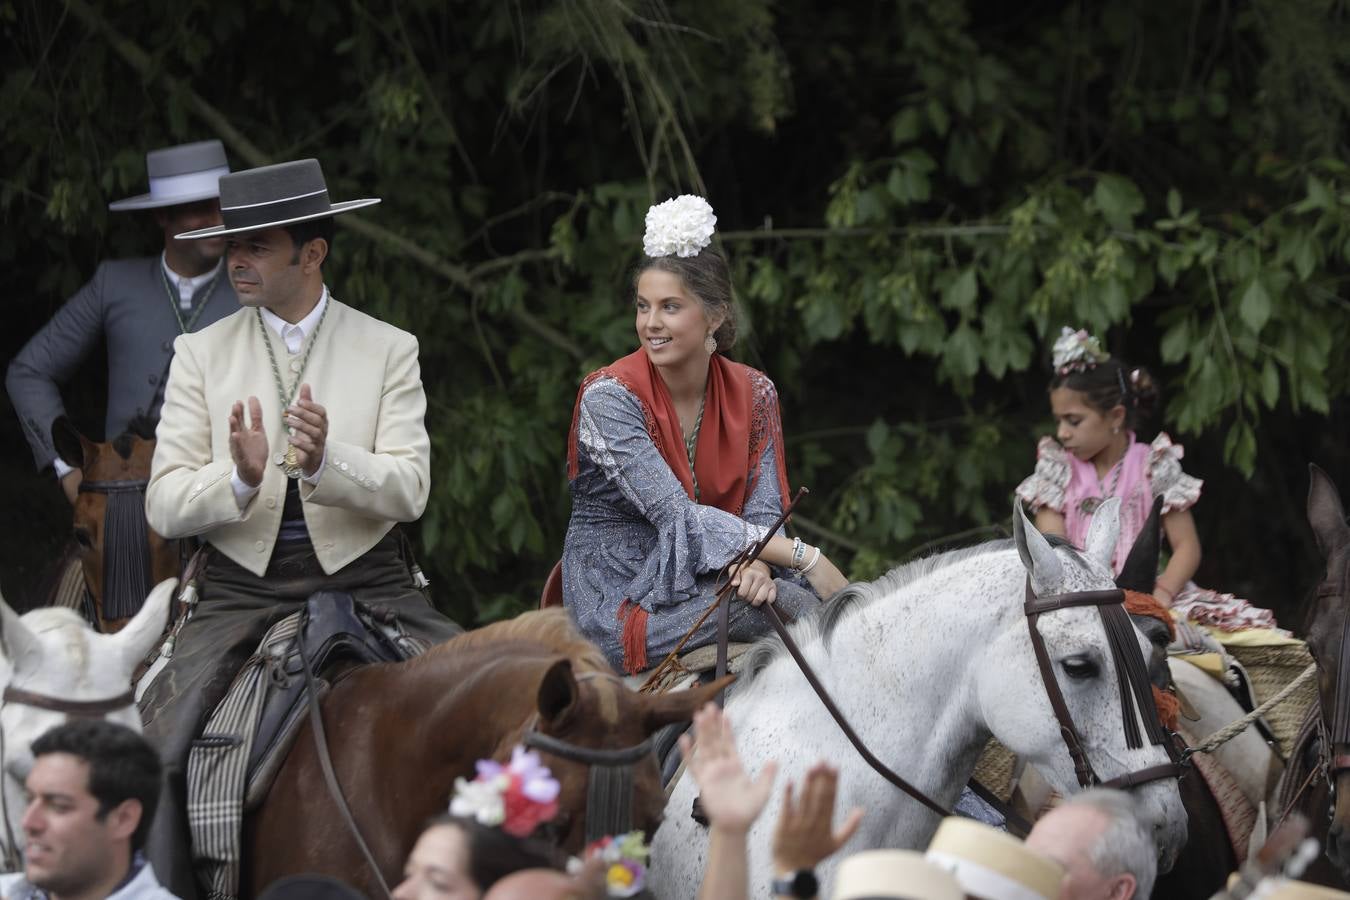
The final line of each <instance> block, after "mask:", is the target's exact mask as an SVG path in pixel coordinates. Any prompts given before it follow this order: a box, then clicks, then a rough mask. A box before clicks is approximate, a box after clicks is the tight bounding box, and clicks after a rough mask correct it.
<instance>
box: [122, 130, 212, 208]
mask: <svg viewBox="0 0 1350 900" xmlns="http://www.w3.org/2000/svg"><path fill="white" fill-rule="evenodd" d="M145 171H146V174H147V175H148V176H149V177H150V192H149V193H147V194H138V195H136V196H135V197H127V198H126V199H125V200H114V201H113V202H112V203H109V204H108V209H111V210H112V211H113V212H122V211H124V210H130V209H160V208H162V207H165V206H177V205H178V204H180V203H196V202H197V201H198V200H210V199H211V198H213V197H219V196H220V186H219V182H220V179H221V176H223V175H228V174H230V164H229V163H228V162H226V160H225V148H224V147H223V146H221V143H220V141H197V142H196V143H194V144H179V145H178V146H176V147H164V148H161V149H159V150H151V151H150V152H149V153H147V154H145Z"/></svg>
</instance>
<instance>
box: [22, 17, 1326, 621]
mask: <svg viewBox="0 0 1350 900" xmlns="http://www.w3.org/2000/svg"><path fill="white" fill-rule="evenodd" d="M1348 15H1350V12H1348V11H1347V6H1346V4H1345V3H1344V2H1341V0H1250V2H1244V3H1234V2H1230V0H1189V2H1186V0H1183V2H1177V0H1135V2H1126V0H1104V2H1042V3H1034V4H1004V3H992V2H975V0H969V2H961V0H872V2H853V3H842V4H836V3H820V2H809V0H781V2H770V0H671V2H659V0H634V2H628V3H624V2H619V0H537V2H511V3H502V2H492V0H455V2H449V3H447V2H444V0H440V2H432V0H409V2H400V3H392V2H390V3H381V2H376V0H348V2H343V0H338V2H334V3H328V4H309V3H300V2H294V0H267V2H262V0H240V2H236V3H231V4H220V3H214V2H206V0H174V2H169V0H136V2H132V0H108V2H103V3H94V2H91V0H65V2H54V0H0V34H2V35H3V42H4V46H5V48H6V52H5V54H4V61H3V81H2V82H0V217H3V222H4V234H3V239H0V263H2V264H3V265H4V267H5V271H6V272H7V274H8V276H9V277H8V279H7V280H8V283H9V285H10V296H9V298H8V299H9V302H8V304H7V308H6V313H5V316H6V321H7V322H8V323H9V327H7V328H6V329H5V334H4V336H3V341H4V344H3V346H4V348H5V350H6V351H7V352H13V351H14V350H17V348H18V347H19V346H20V345H21V344H22V341H23V340H25V339H26V338H27V336H28V335H29V334H31V332H32V331H33V330H35V329H36V328H37V327H38V326H39V325H40V324H41V323H42V322H43V321H44V320H45V319H46V317H47V316H49V315H50V314H51V312H52V311H53V310H54V309H55V308H56V307H57V306H58V305H59V303H60V302H61V301H62V299H64V298H65V297H66V296H68V295H69V294H70V293H71V292H73V291H74V289H75V288H76V287H78V285H79V284H81V283H82V282H83V280H84V279H86V278H87V277H88V276H89V274H90V273H91V272H92V271H93V268H94V266H95V265H96V263H97V261H98V260H99V259H101V258H105V257H109V256H114V255H120V254H132V253H145V252H149V251H150V250H152V249H153V248H154V246H155V243H156V240H155V238H156V235H155V233H154V230H153V227H152V226H151V225H150V224H149V223H148V222H137V221H136V220H129V219H127V218H126V217H125V216H123V217H119V216H116V215H110V214H109V213H108V212H107V210H106V203H107V201H108V200H109V199H111V198H114V197H117V196H121V195H126V194H130V193H135V192H139V191H140V190H143V187H142V181H143V178H144V168H143V153H144V151H145V150H146V149H147V148H150V147H154V146H159V145H164V144H168V143H174V142H180V141H186V140H196V139H201V138H203V137H207V136H212V135H216V136H220V137H222V138H223V139H225V141H226V144H227V147H228V149H229V151H230V153H231V157H232V160H233V162H234V164H235V167H236V168H244V167H247V166H248V165H256V164H261V163H262V162H266V161H277V160H282V159H290V158H297V157H302V156H316V157H318V158H319V159H320V160H321V161H322V162H323V165H324V169H325V172H326V173H327V175H328V178H329V182H330V187H331V188H332V193H333V195H334V196H335V197H338V198H348V197H358V196H369V195H376V196H380V197H382V198H384V203H383V204H382V205H381V206H379V207H376V208H375V209H374V210H372V211H369V212H366V213H362V214H360V215H359V216H353V217H347V218H346V219H344V220H340V221H343V222H344V224H349V225H351V226H352V227H351V228H349V229H344V230H343V231H342V232H341V233H340V234H339V239H338V242H337V246H336V251H335V256H334V258H333V265H332V271H331V272H330V275H329V283H330V284H331V285H332V286H333V287H334V289H335V292H336V293H337V294H338V296H340V297H342V298H343V299H345V300H347V301H348V302H353V303H355V304H356V305H358V306H360V307H362V308H364V309H366V310H367V311H369V312H372V313H374V314H376V315H378V316H381V317H383V318H386V319H388V320H390V321H392V322H394V323H396V324H398V325H400V326H402V327H404V328H406V329H409V330H411V331H413V332H415V333H416V334H417V335H418V336H419V337H420V339H421V342H422V363H423V375H424V380H425V382H426V388H427V393H428V396H429V400H430V412H429V415H428V425H429V428H430V430H431V432H432V438H433V443H434V454H435V455H434V460H433V473H434V484H433V490H432V498H431V504H430V507H429V508H428V511H427V514H426V516H425V517H424V518H423V520H422V522H421V524H420V529H419V530H420V545H421V548H422V556H423V562H424V565H425V566H426V568H428V569H429V571H430V572H431V574H432V577H433V579H434V580H435V582H436V586H437V590H438V593H439V598H440V602H442V603H443V604H444V605H445V607H446V608H447V610H449V611H450V612H451V613H452V614H454V615H455V616H456V617H458V618H459V619H461V620H462V621H470V620H477V621H484V620H489V619H492V618H496V617H500V616H504V615H507V614H510V613H513V612H515V611H517V610H519V609H521V608H524V607H526V606H529V605H532V603H533V601H534V598H536V597H537V595H538V590H539V586H540V584H541V583H542V580H543V577H544V575H545V574H546V573H547V571H548V569H549V567H550V566H551V564H552V562H553V561H554V560H555V559H556V558H557V556H558V554H559V552H560V548H561V545H562V539H563V534H564V531H565V528H566V522H567V513H568V499H567V492H566V484H565V475H564V441H565V434H566V430H567V424H568V420H569V417H570V414H571V409H572V402H573V398H574V393H575V389H576V384H577V382H578V380H579V379H580V377H581V376H582V375H583V374H584V373H585V372H587V371H589V370H590V369H592V368H594V367H595V366H597V365H600V364H603V363H604V362H607V361H608V360H610V359H612V358H614V357H615V356H618V355H620V354H622V353H624V352H627V350H628V349H630V347H631V345H632V332H631V318H630V316H629V314H628V312H627V306H626V303H627V299H628V298H627V281H628V271H629V269H630V267H631V265H632V264H633V263H634V261H635V260H636V258H637V254H638V251H639V249H640V236H641V229H642V219H643V215H644V213H645V210H646V208H647V206H648V205H649V204H650V203H652V202H653V201H655V200H660V199H664V198H665V197H667V196H670V195H673V194H676V193H680V192H690V191H692V192H698V193H702V194H705V195H706V196H708V197H709V198H710V200H711V202H712V203H713V205H714V207H715V209H716V210H717V213H718V216H719V227H720V229H721V233H720V240H721V241H722V243H723V245H724V248H725V249H726V251H727V252H728V254H729V255H730V257H731V259H732V261H733V266H734V269H735V275H736V285H737V289H738V294H739V301H740V304H741V306H742V314H743V318H744V322H743V327H742V332H743V334H744V339H743V343H742V345H741V347H740V349H739V351H738V355H739V356H740V357H741V358H742V359H744V360H745V361H747V362H750V363H751V364H753V365H756V366H758V367H761V368H764V369H765V370H766V371H768V372H769V373H770V375H771V376H772V377H773V378H774V379H775V381H776V382H777V384H778V386H779V390H780V392H781V394H782V398H783V406H784V421H785V426H786V429H787V433H788V456H789V464H790V470H791V472H792V480H793V482H794V484H807V485H810V486H811V487H812V488H813V489H814V491H813V493H812V495H811V496H810V497H809V498H808V500H807V501H806V506H804V507H803V510H802V516H801V521H800V522H799V525H800V527H801V529H802V531H803V532H804V533H805V534H806V536H807V537H808V539H817V540H822V541H823V542H824V544H825V545H826V546H827V548H828V549H830V550H831V551H832V552H833V553H835V554H836V557H837V558H838V559H839V560H840V561H841V562H842V563H843V564H844V568H845V569H846V570H847V571H850V572H851V574H853V575H854V576H858V577H867V576H871V575H875V574H877V573H878V572H880V571H882V570H883V569H884V568H885V567H886V566H888V565H889V564H891V563H893V562H895V561H898V560H900V559H903V558H906V557H907V556H910V555H913V554H916V553H919V552H925V551H928V550H932V549H934V548H936V547H941V546H946V545H949V544H951V543H954V542H959V541H963V540H971V539H975V538H978V537H984V536H987V535H989V534H993V533H996V532H997V531H998V530H999V528H1000V527H1001V526H1002V523H1004V522H1005V521H1006V518H1007V513H1008V510H1009V497H1010V493H1011V490H1012V488H1013V486H1014V485H1015V484H1016V482H1017V481H1018V480H1019V479H1020V478H1021V477H1023V476H1024V475H1025V474H1026V473H1027V472H1028V471H1029V470H1030V468H1031V465H1032V462H1033V459H1034V447H1035V439H1036V437H1037V435H1038V434H1040V433H1044V431H1045V430H1046V428H1047V427H1048V425H1049V417H1048V410H1047V404H1046V401H1045V396H1044V383H1045V380H1046V356H1047V351H1046V349H1045V348H1046V347H1047V346H1048V343H1049V342H1050V340H1051V339H1052V337H1053V335H1054V334H1055V333H1057V332H1058V330H1059V328H1060V326H1061V325H1064V324H1075V325H1083V326H1085V327H1088V328H1091V329H1093V330H1094V331H1096V332H1098V333H1100V334H1103V335H1104V336H1105V337H1106V340H1107V342H1108V344H1109V346H1110V347H1111V349H1112V350H1113V351H1114V352H1116V353H1119V354H1124V355H1125V356H1126V357H1127V358H1129V359H1131V360H1135V361H1138V362H1141V363H1144V364H1146V365H1148V366H1150V367H1151V368H1152V369H1153V370H1154V372H1155V374H1157V375H1158V376H1159V377H1160V379H1161V380H1162V382H1163V385H1164V388H1165V394H1166V396H1167V398H1168V400H1167V404H1166V407H1165V414H1164V416H1163V421H1162V422H1161V423H1159V424H1161V425H1163V426H1165V427H1166V428H1167V429H1168V430H1170V431H1171V432H1172V433H1173V435H1174V436H1175V437H1177V438H1178V439H1179V440H1182V441H1184V442H1185V443H1186V444H1187V449H1188V454H1187V466H1188V468H1189V469H1190V470H1192V472H1193V473H1194V474H1197V475H1199V476H1201V477H1203V478H1205V479H1206V480H1207V483H1208V487H1207V492H1206V497H1205V500H1204V501H1203V502H1202V503H1201V505H1200V506H1199V507H1198V508H1197V518H1198V521H1199V523H1200V527H1201V536H1202V539H1203V542H1204V546H1205V549H1206V559H1205V564H1204V567H1203V568H1202V571H1201V576H1200V578H1199V580H1200V581H1202V582H1203V583H1206V584H1207V585H1210V586H1214V587H1219V588H1223V589H1228V590H1235V591H1238V592H1240V593H1243V594H1245V595H1247V596H1251V597H1253V598H1254V599H1256V600H1257V601H1258V602H1260V603H1261V604H1262V605H1267V606H1272V607H1275V608H1276V609H1277V611H1279V612H1281V613H1285V614H1289V613H1291V612H1292V609H1293V606H1294V605H1295V603H1296V600H1297V598H1298V594H1299V592H1300V591H1301V590H1302V589H1303V588H1304V587H1306V586H1307V585H1308V584H1310V583H1311V580H1312V575H1313V572H1312V568H1311V567H1312V566H1314V565H1315V559H1316V557H1315V553H1314V551H1313V550H1312V548H1311V542H1310V540H1309V537H1308V535H1307V532H1306V526H1304V525H1303V524H1302V513H1301V509H1302V496H1303V493H1304V491H1305V490H1306V463H1307V462H1308V461H1310V460H1315V461H1318V462H1320V463H1322V464H1323V465H1325V466H1326V467H1327V468H1328V469H1329V470H1330V471H1331V474H1332V475H1333V477H1339V478H1341V480H1342V481H1343V482H1344V483H1346V484H1347V485H1350V479H1347V478H1346V477H1345V476H1346V475H1347V467H1346V463H1347V461H1348V460H1347V454H1346V451H1345V448H1344V441H1343V440H1342V436H1343V434H1344V424H1345V396H1346V393H1347V386H1348V385H1347V380H1348V378H1350V365H1348V364H1347V355H1346V350H1345V347H1346V340H1345V338H1346V333H1347V315H1346V311H1347V302H1346V300H1345V299H1344V295H1343V284H1344V279H1345V273H1346V271H1347V263H1348V262H1350V169H1347V166H1346V164H1345V162H1344V161H1343V160H1344V156H1345V154H1344V149H1345V135H1346V118H1347V112H1350V72H1347V62H1348V61H1350V49H1347V48H1350V23H1348V22H1347V16H1348ZM353 352H358V351H357V349H356V348H353ZM87 374H88V377H87V378H86V379H85V384H84V385H83V387H82V388H77V389H75V390H74V391H73V392H72V394H73V396H75V397H77V398H78V397H83V398H84V399H83V402H84V408H85V409H86V412H87V413H88V415H87V419H86V421H87V423H88V424H87V425H86V427H87V429H88V430H89V431H91V432H96V431H97V428H96V423H97V422H99V421H101V413H99V412H98V411H97V410H98V405H97V399H96V398H97V395H98V391H99V388H98V385H97V381H98V379H99V374H98V370H97V364H91V365H90V366H89V367H87ZM316 387H317V386H316ZM81 391H82V392H83V393H81ZM72 402H73V403H75V404H76V405H77V406H78V404H79V402H80V401H79V400H78V399H76V400H73V401H72ZM327 402H328V403H329V405H330V406H332V407H334V414H335V415H340V403H338V402H335V401H334V400H333V399H329V400H328V401H327ZM6 413H7V414H6V417H5V421H4V424H3V428H4V429H5V438H4V442H3V447H4V452H5V457H6V462H5V472H6V473H7V476H6V478H5V479H4V481H5V482H6V483H7V487H6V488H5V490H6V492H7V493H6V495H5V496H6V498H7V499H6V504H7V506H8V508H9V509H10V510H11V511H13V512H14V513H15V514H13V515H11V517H10V518H11V520H12V522H13V523H14V524H15V525H16V527H15V528H14V529H13V531H14V532H15V534H14V535H13V536H12V537H11V539H10V540H9V541H7V542H6V550H5V553H6V557H5V559H6V565H7V566H10V567H11V568H13V567H17V568H19V569H24V567H25V566H29V568H31V565H30V563H31V559H32V557H33V552H32V550H33V546H34V543H35V542H39V538H38V537H36V536H34V525H33V523H34V522H38V521H43V522H51V521H59V516H60V509H59V506H57V505H55V504H57V502H58V501H57V500H56V498H55V494H54V490H53V489H52V486H51V485H50V483H49V482H48V481H47V480H46V479H47V476H45V475H44V476H42V477H41V478H39V477H37V476H34V475H32V474H31V469H28V468H26V465H27V462H26V461H25V460H24V459H23V457H24V456H25V455H26V452H25V451H24V449H23V447H22V444H21V440H20V439H19V438H18V434H17V432H18V428H17V424H16V423H15V421H14V419H13V416H12V411H8V410H7V411H6ZM1150 436H1151V435H1150ZM24 571H27V569H24ZM1295 624H1296V623H1295Z"/></svg>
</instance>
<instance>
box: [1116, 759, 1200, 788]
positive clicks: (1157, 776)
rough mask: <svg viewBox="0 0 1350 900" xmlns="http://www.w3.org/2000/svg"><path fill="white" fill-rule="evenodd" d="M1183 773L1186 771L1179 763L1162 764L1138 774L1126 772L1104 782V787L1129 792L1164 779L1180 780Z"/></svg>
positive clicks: (1139, 771) (1140, 771) (1141, 770)
mask: <svg viewBox="0 0 1350 900" xmlns="http://www.w3.org/2000/svg"><path fill="white" fill-rule="evenodd" d="M1183 771H1184V769H1183V768H1182V766H1181V765H1179V764H1178V763H1160V764H1158V765H1156V766H1149V767H1148V768H1145V769H1140V770H1138V771H1137V772H1126V773H1125V774H1124V775H1121V776H1119V777H1118V778H1112V779H1111V780H1110V781H1103V782H1102V787H1109V788H1118V789H1120V790H1122V791H1127V790H1129V789H1130V788H1134V787H1139V786H1140V785H1141V784H1148V783H1150V782H1153V781H1162V780H1163V779H1164V778H1180V777H1181V774H1182V772H1183Z"/></svg>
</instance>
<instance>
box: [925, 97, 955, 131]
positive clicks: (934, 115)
mask: <svg viewBox="0 0 1350 900" xmlns="http://www.w3.org/2000/svg"><path fill="white" fill-rule="evenodd" d="M928 121H929V123H930V124H931V125H932V126H933V130H934V131H936V132H937V135H938V137H946V136H947V128H948V126H950V125H951V118H950V117H949V116H948V115H947V108H946V107H944V106H943V105H942V104H941V103H940V102H939V101H938V99H937V98H936V97H930V98H929V99H928Z"/></svg>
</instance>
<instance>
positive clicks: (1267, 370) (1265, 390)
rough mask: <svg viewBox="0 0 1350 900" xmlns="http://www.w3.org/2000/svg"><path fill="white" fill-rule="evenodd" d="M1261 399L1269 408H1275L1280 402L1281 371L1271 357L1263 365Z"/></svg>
mask: <svg viewBox="0 0 1350 900" xmlns="http://www.w3.org/2000/svg"><path fill="white" fill-rule="evenodd" d="M1261 400H1262V402H1264V403H1265V404H1266V407H1267V408H1268V409H1274V408H1275V404H1276V403H1279V402H1280V371H1279V369H1277V368H1276V367H1275V361H1274V360H1271V359H1267V360H1266V364H1265V365H1264V366H1262V367H1261Z"/></svg>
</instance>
